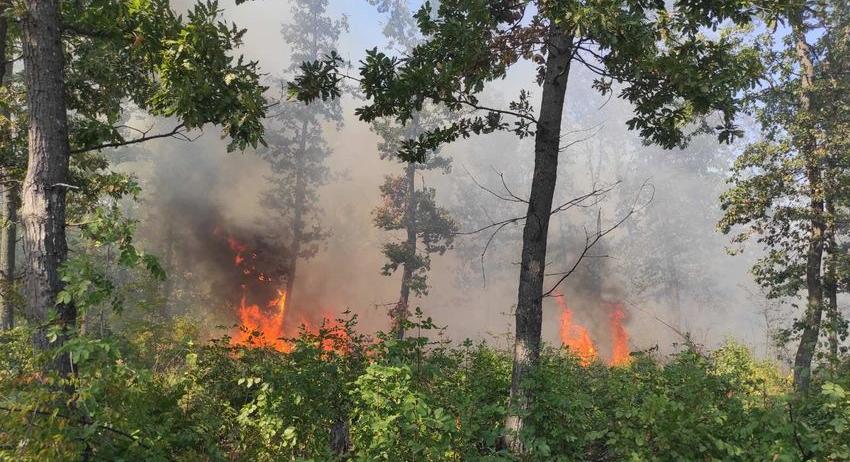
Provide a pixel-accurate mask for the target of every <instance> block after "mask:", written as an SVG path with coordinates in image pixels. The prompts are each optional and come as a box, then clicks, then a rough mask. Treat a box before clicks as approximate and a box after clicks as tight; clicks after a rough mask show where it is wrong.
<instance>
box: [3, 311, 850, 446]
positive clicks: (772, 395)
mask: <svg viewBox="0 0 850 462" xmlns="http://www.w3.org/2000/svg"><path fill="white" fill-rule="evenodd" d="M422 325H423V326H424V327H425V328H428V327H431V325H430V324H429V323H428V322H423V323H422ZM2 335H3V337H2V338H0V342H2V346H3V347H2V348H0V361H2V365H0V400H2V403H0V406H2V409H3V410H2V412H0V460H4V461H48V460H49V461H63V460H68V461H72V460H74V461H75V460H92V461H93V460H108V461H139V460H144V461H333V460H352V461H374V460H384V461H417V462H418V461H483V460H488V461H498V460H511V457H510V456H508V455H507V454H506V453H505V452H503V451H500V450H499V444H498V440H499V435H500V431H501V424H502V421H503V419H504V416H505V414H506V406H507V391H508V387H509V383H510V358H509V356H508V355H507V354H506V353H505V352H502V351H498V350H495V349H493V348H491V347H489V346H487V345H486V344H483V343H481V344H473V343H471V342H465V343H463V344H460V345H456V346H451V345H447V344H445V343H442V342H434V341H430V340H428V339H426V338H413V339H409V340H405V341H397V340H395V339H392V338H388V337H384V336H381V335H379V336H378V338H377V339H370V338H366V337H364V336H359V335H356V334H355V332H354V325H353V322H346V321H340V322H337V323H333V324H328V325H326V326H325V327H324V328H322V329H320V330H319V331H318V332H314V333H311V332H302V334H301V335H300V337H299V338H298V339H297V340H295V341H294V348H293V350H292V351H291V352H290V353H279V352H276V351H273V350H269V349H262V348H245V347H232V346H230V344H229V340H228V339H227V338H224V339H221V340H218V341H212V342H205V343H202V342H199V341H198V339H197V338H196V333H195V332H194V330H193V329H192V328H191V324H190V323H180V322H177V324H176V325H175V324H169V325H167V326H166V325H157V324H149V323H148V324H144V325H140V326H137V328H136V329H135V330H133V329H131V328H129V327H128V330H127V331H126V332H123V333H122V335H121V336H120V338H121V339H123V340H121V341H120V342H119V341H117V340H113V339H109V338H106V339H88V338H78V339H75V340H74V341H73V342H71V343H70V344H69V346H68V348H69V349H70V350H71V352H72V354H73V355H74V356H75V358H76V359H77V361H78V362H77V364H78V370H77V374H76V376H75V377H74V379H73V381H71V382H70V383H68V382H62V381H60V380H58V379H57V378H56V377H51V376H48V375H44V374H43V373H42V372H41V371H40V370H41V369H40V367H38V364H39V361H44V360H45V358H33V357H31V353H30V352H31V350H30V348H29V347H28V343H27V340H26V333H25V332H24V331H23V330H21V329H18V330H14V331H11V332H9V333H4V334H2ZM842 367H843V369H842ZM847 367H848V365H847V364H844V365H843V366H841V367H839V368H837V369H832V370H830V371H829V373H828V374H827V373H826V372H823V373H822V374H820V376H819V379H818V382H817V383H816V385H815V386H814V387H813V391H812V392H811V393H810V394H809V395H808V396H805V397H801V396H796V395H794V394H792V393H791V392H790V389H789V384H788V382H787V378H786V377H785V376H783V375H782V374H780V373H779V372H778V370H777V368H776V367H775V365H773V364H770V363H766V362H759V361H756V360H754V359H753V358H752V356H751V355H750V354H749V353H748V352H747V350H746V349H745V348H743V347H741V346H738V345H735V344H729V345H727V346H725V347H723V348H721V349H719V350H717V351H714V352H711V353H704V352H700V351H698V350H697V349H695V348H690V349H686V350H684V351H682V352H680V353H678V354H676V355H673V356H672V357H670V358H666V359H664V360H663V361H662V360H659V359H658V358H656V357H654V355H652V354H649V353H638V354H635V355H634V356H633V358H632V361H631V363H630V364H629V365H628V366H621V367H613V368H609V367H606V366H604V365H602V364H592V365H590V366H588V367H583V366H581V365H580V362H579V361H578V360H577V359H576V358H575V357H573V356H571V355H570V354H569V352H568V351H565V350H556V349H549V350H547V351H546V352H545V354H544V355H543V357H542V360H541V365H540V367H539V368H538V369H537V371H536V372H535V374H534V376H533V378H532V382H531V384H530V385H531V386H532V387H533V388H534V389H535V392H536V393H535V396H536V399H535V400H534V402H533V403H531V406H530V409H529V413H530V414H529V416H528V419H527V428H526V431H527V434H526V435H524V436H525V439H526V441H527V442H528V446H529V448H530V453H529V455H528V460H531V461H683V460H686V461H708V460H718V461H850V374H848V373H847Z"/></svg>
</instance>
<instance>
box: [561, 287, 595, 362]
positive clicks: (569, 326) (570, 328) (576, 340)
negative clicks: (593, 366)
mask: <svg viewBox="0 0 850 462" xmlns="http://www.w3.org/2000/svg"><path fill="white" fill-rule="evenodd" d="M555 299H556V300H557V301H558V305H560V306H561V330H560V334H561V343H562V344H564V346H566V347H567V348H569V349H570V351H572V352H573V353H575V354H576V356H578V358H579V361H580V362H581V365H582V366H587V365H589V364H590V363H592V362H593V361H595V360H596V358H597V357H598V354H597V351H596V346H594V345H593V340H591V339H590V333H589V332H588V331H587V329H585V328H584V327H583V326H580V325H578V324H573V312H572V310H570V307H569V306H567V302H566V301H565V300H564V295H563V294H557V295H556V296H555Z"/></svg>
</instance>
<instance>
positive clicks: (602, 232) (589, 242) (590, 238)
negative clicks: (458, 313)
mask: <svg viewBox="0 0 850 462" xmlns="http://www.w3.org/2000/svg"><path fill="white" fill-rule="evenodd" d="M647 187H649V188H651V194H650V197H649V200H648V201H647V202H646V203H645V204H642V205H640V206H638V201H639V200H640V196H641V193H642V192H643V190H644V189H646V188H647ZM654 196H655V188H653V187H652V185H650V184H649V183H646V182H645V183H644V184H643V185H641V188H640V190H638V193H637V194H636V195H635V200H634V202H633V203H632V206H631V208H630V209H629V211H628V212H626V214H625V215H623V217H622V218H620V219H619V220H618V221H617V222H616V223H614V224H612V225H611V226H609V227H607V228H605V229H603V228H602V211H601V210H600V211H599V212H597V214H596V231H595V232H594V233H592V234H591V233H588V232H587V229H586V228H585V231H584V232H585V236H584V249H582V251H581V253H580V254H579V256H578V258H576V260H575V261H574V262H573V265H572V266H571V267H570V268H569V269H568V270H567V271H564V272H563V273H562V275H561V277H560V278H559V279H558V280H557V281H556V282H555V284H554V285H553V286H552V287H551V288H550V289H549V290H547V291H546V292H544V293H543V295H542V296H541V297H540V298H545V297H549V296H551V295H552V293H553V292H555V291H556V290H557V289H558V286H560V285H561V283H563V282H564V281H565V280H566V279H567V278H568V277H570V275H571V274H573V272H575V270H576V269H577V268H578V266H579V265H580V264H581V262H582V260H584V258H585V257H587V253H588V252H589V251H590V249H592V248H593V246H595V245H596V244H597V243H598V242H599V241H600V240H601V239H602V238H603V237H605V236H607V235H608V234H609V233H611V232H612V231H614V230H615V229H617V228H619V227H620V225H622V224H623V223H625V222H626V220H628V219H629V218H630V217H631V216H632V215H634V214H635V212H637V211H639V210H642V209H644V208H646V206H647V205H649V203H650V202H652V199H653V197H654Z"/></svg>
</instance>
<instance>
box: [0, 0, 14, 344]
mask: <svg viewBox="0 0 850 462" xmlns="http://www.w3.org/2000/svg"><path fill="white" fill-rule="evenodd" d="M8 7H9V2H8V1H0V12H3V11H5V10H6V8H8ZM8 43H9V19H8V18H7V17H6V16H0V85H3V86H5V85H6V82H8V81H9V80H10V79H11V75H12V60H11V59H9V57H8V56H7V53H6V50H7V48H6V46H7V45H8ZM1 114H2V116H3V117H5V118H6V119H7V120H10V119H11V112H10V111H9V108H8V107H6V106H4V107H3V109H2V113H1ZM1 136H2V142H4V143H8V144H7V146H4V147H3V149H4V150H6V149H9V152H11V143H12V136H13V133H12V128H11V127H4V128H3V133H2V135H1ZM0 180H2V181H3V182H4V183H5V184H3V185H2V186H0V187H2V188H3V192H2V198H0V201H2V203H0V222H2V226H3V228H2V230H0V272H2V275H0V279H2V280H0V284H2V287H0V329H3V330H9V329H11V328H13V327H15V303H14V287H15V245H16V241H17V226H18V223H17V221H18V187H19V186H18V184H17V183H15V182H13V180H14V179H13V178H12V177H11V174H10V173H9V171H8V170H7V169H6V168H5V167H4V168H2V171H0Z"/></svg>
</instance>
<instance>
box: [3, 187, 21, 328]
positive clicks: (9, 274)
mask: <svg viewBox="0 0 850 462" xmlns="http://www.w3.org/2000/svg"><path fill="white" fill-rule="evenodd" d="M3 178H7V176H6V175H3ZM2 188H3V193H2V196H3V197H2V199H0V200H2V204H0V207H2V208H0V220H2V223H3V229H2V230H0V271H2V272H3V274H2V285H3V287H2V291H0V320H1V321H0V328H2V329H4V330H8V329H11V328H13V327H15V297H14V293H15V250H16V249H15V246H16V241H17V240H18V233H17V226H18V224H17V221H18V186H17V185H16V184H13V183H9V184H6V185H4V186H2Z"/></svg>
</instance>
